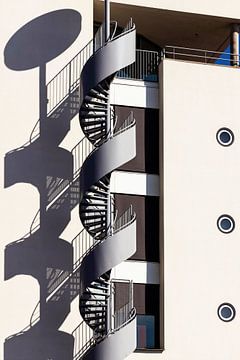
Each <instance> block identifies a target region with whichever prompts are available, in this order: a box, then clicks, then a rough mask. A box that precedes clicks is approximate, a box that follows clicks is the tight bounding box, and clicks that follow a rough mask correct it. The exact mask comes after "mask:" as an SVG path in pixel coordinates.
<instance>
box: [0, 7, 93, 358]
mask: <svg viewBox="0 0 240 360" xmlns="http://www.w3.org/2000/svg"><path fill="white" fill-rule="evenodd" d="M58 9H73V10H76V11H78V12H79V13H80V14H81V17H82V26H81V32H80V34H79V36H78V37H77V39H76V40H75V42H74V43H73V44H72V45H71V46H70V47H69V48H68V49H67V50H66V51H65V52H64V53H62V54H61V55H59V56H58V57H57V58H55V59H53V60H52V61H50V62H49V63H48V64H47V74H46V76H47V81H49V80H50V79H51V78H52V77H53V76H54V75H55V74H56V73H58V71H59V70H61V68H62V67H63V66H65V65H66V64H67V62H69V61H70V60H71V59H72V58H73V56H75V55H76V54H77V53H78V52H79V51H80V50H81V48H82V47H83V46H84V45H85V44H86V43H87V42H88V41H89V40H90V39H91V38H92V16H93V4H92V1H89V0H88V1H87V2H86V1H84V0H80V1H77V2H76V1H75V0H68V1H66V0H59V1H56V0H55V1H50V2H49V1H47V0H42V1H34V2H33V1H31V0H22V1H18V0H13V1H11V2H6V1H3V2H1V4H0V16H1V24H2V26H1V38H0V49H1V50H0V53H1V62H0V77H1V108H0V117H1V131H0V137H1V141H0V157H1V169H0V173H1V181H0V182H1V187H0V196H1V202H0V211H1V225H2V227H1V248H0V256H1V260H0V261H1V267H0V279H1V283H0V293H1V307H0V318H1V329H0V342H1V344H2V343H3V341H4V339H5V338H6V337H7V336H9V335H11V334H13V333H15V332H17V331H19V330H21V329H22V328H23V327H25V326H26V325H28V324H29V320H30V316H31V313H32V310H33V309H34V307H35V305H36V303H37V302H38V300H39V286H38V283H37V281H36V280H34V279H33V278H32V277H30V276H16V277H15V278H13V279H11V280H8V281H5V282H3V279H4V274H3V271H4V247H5V245H7V244H8V243H10V242H12V241H15V240H17V239H19V238H21V237H22V236H23V235H24V234H26V233H27V232H28V231H29V227H30V224H31V222H32V219H33V217H34V215H35V213H36V211H37V210H38V208H39V194H38V191H37V190H36V188H34V187H33V186H32V185H30V184H22V183H20V184H16V185H14V186H11V187H9V188H7V189H3V186H4V180H3V179H4V155H5V153H6V152H8V151H10V150H12V149H14V148H17V147H18V146H20V145H22V144H24V143H25V142H26V141H27V140H28V139H29V135H30V133H31V131H32V128H33V126H34V125H35V123H36V121H37V119H38V118H39V103H38V102H39V101H38V99H39V93H38V73H39V72H38V69H37V68H35V69H32V70H26V71H13V70H11V69H9V68H7V67H6V66H5V64H4V58H3V52H4V48H5V46H6V44H7V42H8V40H9V39H10V37H11V36H12V35H13V34H14V33H15V32H16V31H17V30H18V29H19V28H20V27H22V26H23V25H24V24H26V23H27V22H29V21H31V20H33V19H34V18H36V17H38V16H40V15H43V14H45V13H48V12H50V11H55V10H58ZM66 31H67V29H66ZM32 50H33V51H34V48H33V49H32ZM72 124H73V126H72V131H71V134H69V135H68V138H67V140H65V142H64V143H63V145H61V146H65V147H66V148H71V147H72V146H73V145H74V144H75V143H76V142H77V141H79V139H80V137H81V136H82V135H81V132H80V128H79V125H78V122H77V120H75V119H74V120H73V121H72ZM66 233H67V230H66ZM66 240H71V238H70V239H66ZM74 326H75V323H74V324H73V328H74ZM70 328H71V326H69V329H70ZM1 352H2V345H1ZM0 358H3V356H2V353H1V355H0Z"/></svg>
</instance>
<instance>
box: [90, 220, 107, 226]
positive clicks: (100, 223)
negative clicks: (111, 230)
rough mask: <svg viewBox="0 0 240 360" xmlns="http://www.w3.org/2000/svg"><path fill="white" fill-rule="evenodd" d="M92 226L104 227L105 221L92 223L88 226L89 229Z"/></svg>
mask: <svg viewBox="0 0 240 360" xmlns="http://www.w3.org/2000/svg"><path fill="white" fill-rule="evenodd" d="M88 225H89V224H88ZM92 225H94V226H96V225H105V226H106V221H103V220H98V221H94V223H92V224H91V225H90V227H91V226H92Z"/></svg>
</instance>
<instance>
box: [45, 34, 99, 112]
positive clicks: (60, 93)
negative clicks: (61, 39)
mask: <svg viewBox="0 0 240 360" xmlns="http://www.w3.org/2000/svg"><path fill="white" fill-rule="evenodd" d="M92 53H93V40H90V41H89V42H88V43H87V44H86V45H85V46H84V48H82V49H81V50H80V51H79V52H78V53H77V54H76V55H75V56H74V57H73V58H72V59H71V60H70V61H69V63H68V64H67V65H65V66H64V67H63V68H62V69H61V70H60V71H59V72H58V73H57V74H56V75H55V76H54V78H53V79H51V81H49V82H48V84H47V97H48V115H50V114H51V113H52V112H53V111H54V110H55V109H56V108H57V107H58V106H59V105H60V104H61V103H62V102H63V101H64V100H65V99H66V98H67V97H68V96H69V95H70V94H71V93H72V92H73V91H75V90H76V89H77V88H78V85H79V82H80V75H81V71H82V69H83V66H84V65H85V63H86V62H87V60H88V59H89V58H90V57H91V55H92Z"/></svg>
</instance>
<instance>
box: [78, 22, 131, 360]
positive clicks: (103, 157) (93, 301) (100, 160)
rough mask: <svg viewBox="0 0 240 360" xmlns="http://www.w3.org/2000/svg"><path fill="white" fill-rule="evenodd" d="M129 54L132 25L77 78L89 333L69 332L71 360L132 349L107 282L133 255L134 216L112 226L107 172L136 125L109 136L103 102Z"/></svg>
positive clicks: (109, 116) (124, 317)
mask: <svg viewBox="0 0 240 360" xmlns="http://www.w3.org/2000/svg"><path fill="white" fill-rule="evenodd" d="M101 30H102V28H100V30H99V31H101ZM126 49H127V51H126ZM135 52H136V49H135V26H134V25H133V23H132V21H130V23H129V24H128V26H127V27H126V28H125V29H124V30H123V32H122V33H121V34H120V35H118V36H115V34H114V33H113V34H112V35H111V37H110V39H109V40H108V41H107V42H106V43H104V44H100V46H98V48H97V49H95V52H94V54H93V55H92V57H91V58H90V59H89V60H88V61H87V63H86V64H85V66H84V68H83V71H82V75H81V96H82V101H81V106H80V111H79V116H80V125H81V127H82V130H83V132H84V134H85V136H86V138H87V139H88V140H89V141H90V143H91V144H92V145H93V146H94V150H93V151H92V152H91V153H90V154H89V156H88V157H87V158H86V160H85V162H84V163H83V165H82V168H81V172H80V218H81V221H82V224H83V226H84V228H85V230H86V231H87V232H88V233H89V234H90V235H91V237H93V245H92V246H91V247H90V248H89V249H88V250H87V252H86V254H85V256H84V258H83V260H82V263H81V266H80V313H81V315H82V317H83V319H84V322H85V323H86V324H87V325H88V327H89V329H88V330H86V327H85V324H84V322H83V323H82V324H81V326H80V327H81V330H80V329H78V330H77V329H76V331H75V332H77V331H79V332H81V333H82V334H83V332H84V331H85V332H86V337H85V340H84V338H83V340H82V344H79V345H78V347H79V351H77V352H76V351H75V353H76V355H75V359H82V358H84V359H89V360H90V359H91V360H93V359H96V360H108V359H109V360H110V359H113V358H114V359H119V360H120V359H124V358H125V357H126V356H128V355H129V354H130V353H132V352H133V351H134V349H135V348H136V312H135V309H134V307H133V301H132V300H133V299H132V296H129V301H128V303H127V304H125V306H124V309H121V315H119V311H118V313H117V312H116V311H115V310H114V291H113V287H114V284H113V281H112V280H111V269H112V268H114V267H115V266H116V265H118V264H119V263H121V262H122V261H124V260H126V259H128V258H129V257H131V256H132V255H133V254H134V253H135V251H136V217H135V214H133V212H132V208H131V207H130V208H129V209H128V210H126V212H125V213H124V214H123V215H122V216H121V217H120V218H119V219H118V220H117V221H114V204H113V201H112V197H111V193H110V177H111V172H112V171H113V170H115V169H117V168H118V167H120V166H122V165H123V164H125V163H126V162H128V161H130V160H131V159H133V158H134V157H135V156H136V143H135V142H136V141H135V126H136V124H135V119H134V118H133V114H132V113H130V115H129V116H128V118H127V119H126V120H125V121H124V122H123V124H122V125H121V127H120V128H119V129H118V131H117V132H115V129H114V124H115V123H116V119H115V115H114V112H113V111H111V108H110V101H109V91H110V85H111V82H112V81H113V79H114V76H115V74H116V73H117V72H118V71H119V70H120V69H122V68H124V67H126V66H128V65H130V64H131V63H133V62H134V61H135ZM131 286H132V284H131V283H130V282H129V287H130V288H131ZM129 294H132V291H131V289H130V290H129ZM116 319H118V320H116ZM119 319H120V320H119ZM84 327H85V330H84ZM75 339H76V338H75ZM75 341H76V340H75Z"/></svg>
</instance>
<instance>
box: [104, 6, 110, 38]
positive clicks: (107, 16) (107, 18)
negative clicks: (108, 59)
mask: <svg viewBox="0 0 240 360" xmlns="http://www.w3.org/2000/svg"><path fill="white" fill-rule="evenodd" d="M109 38H110V0H105V42H108V40H109Z"/></svg>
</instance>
